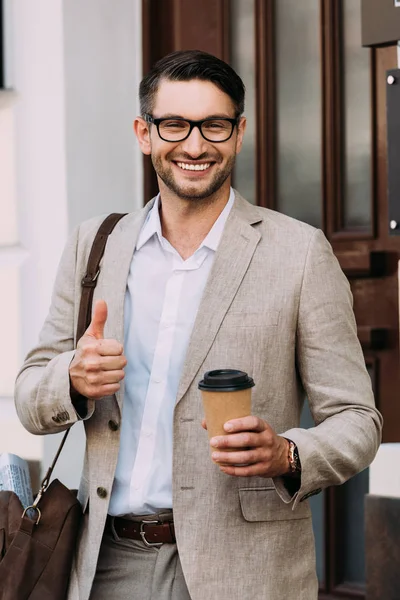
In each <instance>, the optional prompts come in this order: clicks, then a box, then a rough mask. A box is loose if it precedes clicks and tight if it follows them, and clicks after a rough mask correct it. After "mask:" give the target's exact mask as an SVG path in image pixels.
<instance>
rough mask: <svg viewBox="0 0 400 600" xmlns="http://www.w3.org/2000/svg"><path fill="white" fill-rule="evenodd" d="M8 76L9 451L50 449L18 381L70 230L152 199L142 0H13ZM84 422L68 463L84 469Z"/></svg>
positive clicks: (4, 170) (5, 406) (3, 280)
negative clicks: (28, 416)
mask: <svg viewBox="0 0 400 600" xmlns="http://www.w3.org/2000/svg"><path fill="white" fill-rule="evenodd" d="M6 13H7V14H6V16H7V18H6V27H7V40H6V42H7V43H6V46H7V48H6V50H7V81H8V87H10V88H12V89H13V90H14V93H11V92H0V169H1V171H0V202H1V204H0V208H1V215H2V219H1V224H0V288H1V290H2V292H3V293H2V296H1V303H0V307H1V310H0V327H1V331H2V332H3V336H4V338H3V339H5V340H6V344H3V345H2V346H3V347H5V346H7V352H3V354H4V356H3V355H1V356H0V417H1V418H0V452H4V451H9V452H15V453H17V454H19V455H20V456H24V457H26V458H38V459H40V458H42V457H43V464H44V466H47V465H48V463H49V461H50V460H51V458H52V455H53V452H54V449H55V448H56V446H57V445H58V441H59V440H58V439H57V438H58V437H59V436H47V437H45V438H41V437H35V436H32V435H30V434H28V433H27V432H25V431H24V430H23V429H22V427H21V426H20V424H19V422H18V419H17V417H16V414H15V410H14V407H13V400H12V393H13V390H12V387H13V381H14V378H15V375H16V371H17V369H18V367H19V365H20V364H21V362H22V360H23V357H24V356H25V354H26V352H27V351H28V350H29V349H30V348H31V347H32V346H33V345H34V344H35V342H36V340H37V337H38V333H39V331H40V327H41V325H42V323H43V320H44V318H45V315H46V313H47V310H48V305H49V302H50V297H51V290H52V286H53V281H54V275H55V272H56V269H57V265H58V261H59V258H60V255H61V252H62V248H63V246H64V244H65V241H66V238H67V235H68V232H69V231H70V230H71V229H72V228H73V227H74V226H75V225H76V224H77V223H78V222H80V221H82V220H83V219H86V218H88V217H90V216H93V215H95V214H99V213H104V212H111V211H124V212H126V211H129V210H133V209H135V208H139V207H140V206H142V204H143V197H142V187H143V175H142V159H141V155H140V153H139V150H138V148H137V145H136V143H135V140H134V136H133V133H132V127H131V126H132V121H133V118H134V116H135V115H136V113H137V112H138V103H137V100H136V97H137V88H138V84H139V81H140V78H141V60H142V56H141V1H140V0H119V2H118V4H117V5H116V4H113V3H110V2H109V1H108V0H86V1H85V2H84V3H82V2H78V1H77V0H65V1H63V0H35V2H31V1H30V0H6ZM83 444H84V441H83V435H82V431H79V427H74V428H73V431H72V434H71V436H70V440H69V442H68V446H67V448H66V452H65V455H64V457H63V459H62V461H61V465H60V469H59V475H60V476H61V477H62V478H63V480H64V481H65V482H66V483H67V484H68V485H71V486H75V485H77V483H78V481H79V472H80V465H81V462H82V454H83Z"/></svg>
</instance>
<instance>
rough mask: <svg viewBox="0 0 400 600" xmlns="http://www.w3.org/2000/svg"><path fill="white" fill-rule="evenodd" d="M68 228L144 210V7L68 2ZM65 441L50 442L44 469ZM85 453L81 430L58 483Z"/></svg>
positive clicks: (75, 475) (75, 432) (73, 482)
mask: <svg viewBox="0 0 400 600" xmlns="http://www.w3.org/2000/svg"><path fill="white" fill-rule="evenodd" d="M63 8H64V22H63V38H64V77H65V123H66V128H65V134H66V156H67V159H66V180H67V197H68V201H67V209H68V226H69V229H70V230H71V229H72V228H73V227H74V226H75V225H76V224H78V223H79V222H81V221H82V220H84V219H87V218H90V217H92V216H94V215H97V214H99V213H106V212H128V211H131V210H134V209H136V208H140V207H141V206H143V192H142V189H143V174H142V155H141V153H140V151H139V148H138V146H137V144H136V141H135V139H134V134H133V131H132V123H133V119H134V118H135V116H136V114H138V113H139V104H138V100H137V95H138V86H139V82H140V79H141V73H142V71H141V63H142V50H141V46H142V38H141V1H140V0H119V1H118V3H117V4H116V3H112V2H109V0H85V2H80V1H79V0H65V1H64V5H63ZM59 441H60V436H47V437H46V439H45V443H44V463H45V464H47V463H49V462H50V460H51V458H52V456H53V454H54V453H55V451H56V448H57V445H58V444H59ZM83 452H84V434H83V427H82V426H81V424H77V425H75V426H74V427H73V428H72V430H71V433H70V435H69V438H68V442H67V444H66V446H65V450H64V452H63V454H62V455H61V458H60V461H59V464H58V466H57V470H56V472H55V475H56V476H58V477H60V478H61V479H62V480H63V482H64V483H66V484H67V485H69V486H71V487H76V486H77V485H78V482H79V476H80V471H81V467H82V461H83Z"/></svg>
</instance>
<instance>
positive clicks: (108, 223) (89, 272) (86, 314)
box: [76, 213, 126, 341]
mask: <svg viewBox="0 0 400 600" xmlns="http://www.w3.org/2000/svg"><path fill="white" fill-rule="evenodd" d="M125 214H126V213H125ZM125 214H121V213H112V214H110V215H108V217H106V218H105V219H104V221H103V222H102V224H101V225H100V227H99V230H98V231H97V234H96V237H95V238H94V240H93V245H92V249H91V251H90V254H89V260H88V264H87V269H86V275H85V277H84V278H83V279H82V282H81V283H82V295H81V303H80V306H79V316H78V326H77V328H76V340H77V341H78V340H80V339H81V337H82V336H83V334H84V333H85V331H86V329H87V328H88V327H89V325H90V321H91V312H92V300H93V293H94V288H95V287H96V284H97V278H98V276H99V273H100V261H101V259H102V256H103V254H104V250H105V247H106V244H107V240H108V236H109V235H110V233H111V232H112V231H113V229H114V227H115V226H116V224H117V223H118V221H120V219H122V217H124V216H125Z"/></svg>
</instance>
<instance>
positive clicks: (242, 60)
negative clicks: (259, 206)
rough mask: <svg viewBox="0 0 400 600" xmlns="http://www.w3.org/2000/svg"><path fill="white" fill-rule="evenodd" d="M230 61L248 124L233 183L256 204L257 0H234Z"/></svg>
mask: <svg viewBox="0 0 400 600" xmlns="http://www.w3.org/2000/svg"><path fill="white" fill-rule="evenodd" d="M230 12H231V40H232V41H231V49H230V52H231V65H232V67H233V68H234V69H235V71H236V72H237V73H238V74H239V75H240V77H241V78H242V79H243V82H244V85H245V86H246V105H245V113H244V114H245V116H246V118H247V128H246V133H245V136H244V141H243V147H242V151H241V153H240V154H239V156H238V157H237V161H236V166H235V173H234V186H235V187H237V189H238V191H240V193H241V194H242V196H244V197H245V198H246V200H249V202H252V203H253V204H256V106H255V22H254V14H255V8H254V0H232V1H231V3H230Z"/></svg>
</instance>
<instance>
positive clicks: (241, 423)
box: [224, 415, 269, 433]
mask: <svg viewBox="0 0 400 600" xmlns="http://www.w3.org/2000/svg"><path fill="white" fill-rule="evenodd" d="M267 427H269V425H268V423H266V422H265V421H263V420H262V419H259V418H258V417H255V416H253V415H249V416H248V417H242V418H240V419H231V420H230V421H227V422H226V423H225V425H224V429H225V431H227V432H229V433H234V432H237V431H258V432H261V431H264V430H265V429H266V428H267Z"/></svg>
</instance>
